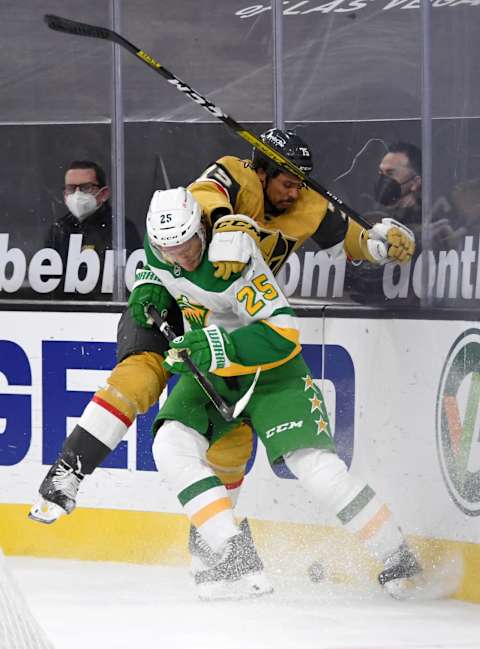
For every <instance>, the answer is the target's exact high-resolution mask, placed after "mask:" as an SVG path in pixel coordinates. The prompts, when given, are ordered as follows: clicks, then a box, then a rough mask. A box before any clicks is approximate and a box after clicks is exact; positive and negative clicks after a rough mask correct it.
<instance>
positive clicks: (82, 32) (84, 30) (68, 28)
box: [44, 14, 371, 230]
mask: <svg viewBox="0 0 480 649" xmlns="http://www.w3.org/2000/svg"><path fill="white" fill-rule="evenodd" d="M44 19H45V22H46V23H47V25H48V26H49V27H50V29H54V30H55V31H58V32H65V33H66V34H74V35H76V36H91V37H92V38H102V39H104V40H107V41H112V42H113V43H117V45H121V46H122V47H124V48H125V49H126V50H128V51H129V52H131V53H132V54H133V55H134V56H136V57H137V58H138V59H140V60H141V61H143V62H144V63H145V64H146V65H148V66H149V67H150V68H152V69H153V70H155V72H158V74H160V75H161V76H162V77H163V78H164V79H166V80H167V81H168V82H169V83H171V84H172V85H173V86H175V88H176V89H177V90H179V91H180V92H183V93H184V94H186V95H187V96H188V97H190V99H191V100H192V101H194V102H195V103H196V104H199V105H200V106H202V108H204V109H205V110H207V111H208V112H209V113H211V114H212V115H214V116H215V117H217V119H219V120H221V121H222V122H223V123H224V124H226V125H227V126H228V127H229V128H231V129H232V131H234V132H235V133H236V134H237V135H238V136H239V137H241V138H242V139H243V140H246V141H247V142H248V143H249V144H251V145H252V146H254V147H255V148H256V149H259V150H260V151H261V152H262V153H264V154H265V155H266V156H267V157H268V158H270V159H271V160H273V162H275V163H276V164H277V165H278V166H279V167H280V168H281V169H283V170H284V171H287V172H288V173H291V174H292V175H294V176H296V177H297V178H299V179H300V180H301V181H302V182H303V183H305V185H307V186H308V187H310V188H311V189H314V190H315V191H316V192H318V193H319V194H320V195H321V196H323V197H324V198H326V199H327V200H328V201H330V203H332V204H333V205H335V206H336V207H338V208H339V209H340V210H341V211H342V212H343V213H344V215H345V216H348V217H349V218H351V219H353V220H354V221H356V222H357V223H358V224H359V225H361V226H362V227H363V228H366V229H368V230H369V229H370V227H371V225H370V223H369V222H368V221H367V220H366V219H364V218H363V216H361V215H360V214H359V213H358V212H357V211H356V210H354V209H353V208H352V207H349V206H348V205H346V204H345V203H344V202H343V201H342V200H341V199H340V198H338V197H337V196H335V195H334V194H332V193H331V192H330V191H329V190H328V189H326V188H325V187H323V186H322V185H321V184H320V183H319V182H317V181H316V180H313V178H310V177H309V176H307V175H306V174H305V172H304V171H302V170H301V169H299V167H297V165H295V164H293V162H291V161H290V160H289V159H288V158H286V157H285V156H284V155H283V154H282V153H280V152H279V151H277V150H276V149H274V148H273V147H271V146H270V145H269V144H267V143H266V142H263V141H262V140H261V139H260V138H259V137H257V136H256V135H254V134H253V133H252V132H251V131H248V130H247V129H246V128H245V127H244V126H242V125H241V124H239V123H238V122H236V121H235V120H234V119H233V118H232V117H230V116H229V115H227V114H226V113H224V112H223V110H222V109H221V108H219V107H218V106H216V105H215V104H214V103H212V102H211V101H210V100H209V99H207V98H206V97H204V96H203V95H201V94H200V93H199V92H197V91H196V90H194V89H193V88H192V87H191V86H189V85H188V83H185V82H184V81H181V80H180V79H179V78H178V77H176V76H175V75H174V74H173V73H172V72H170V71H169V70H167V68H164V67H163V65H161V64H160V63H158V61H156V60H155V59H154V58H153V56H151V55H150V54H147V52H145V51H144V50H140V49H139V48H138V47H136V46H135V45H133V44H132V43H130V42H129V41H127V39H126V38H124V37H123V36H121V35H120V34H118V33H117V32H114V31H113V30H111V29H108V28H107V27H97V26H96V25H89V24H87V23H80V22H77V21H76V20H69V19H67V18H62V17H61V16H54V15H52V14H45V16H44Z"/></svg>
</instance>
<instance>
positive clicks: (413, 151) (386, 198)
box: [374, 142, 422, 228]
mask: <svg viewBox="0 0 480 649" xmlns="http://www.w3.org/2000/svg"><path fill="white" fill-rule="evenodd" d="M378 172H379V175H378V178H377V180H376V182H375V185H374V197H375V200H376V201H377V202H378V203H380V205H383V206H385V207H386V208H387V210H386V211H387V212H388V216H391V217H393V218H395V219H396V220H397V221H400V222H401V223H403V224H404V225H408V226H409V227H410V228H412V226H413V227H414V228H415V226H417V227H418V226H420V225H421V221H422V154H421V151H420V149H419V148H418V147H416V146H415V145H414V144H410V143H409V142H395V143H394V144H392V145H390V147H389V149H388V153H386V154H385V155H384V157H383V158H382V160H381V161H380V164H379V168H378Z"/></svg>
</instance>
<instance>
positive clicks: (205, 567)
mask: <svg viewBox="0 0 480 649" xmlns="http://www.w3.org/2000/svg"><path fill="white" fill-rule="evenodd" d="M240 531H241V533H240V534H237V535H236V536H233V537H231V538H230V539H229V540H228V541H227V544H226V546H225V548H224V550H223V552H222V553H221V554H219V553H216V552H213V550H212V549H211V548H210V547H209V545H208V544H207V543H206V542H205V541H204V540H203V539H202V537H201V535H200V534H199V533H198V531H197V530H196V528H195V527H193V526H192V527H191V528H190V541H189V550H190V553H191V555H192V574H193V577H194V580H195V584H196V586H197V590H198V595H199V597H200V599H202V600H218V599H244V598H248V597H260V596H261V595H266V594H267V593H271V592H272V591H273V588H272V586H271V584H270V582H269V581H268V579H267V577H266V575H265V573H264V571H263V563H262V560H261V559H260V557H259V556H258V554H257V551H256V549H255V545H254V543H253V538H252V534H251V532H250V527H249V525H248V521H247V519H246V518H245V519H244V520H243V521H242V522H241V523H240Z"/></svg>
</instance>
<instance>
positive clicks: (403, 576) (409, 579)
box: [378, 543, 422, 599]
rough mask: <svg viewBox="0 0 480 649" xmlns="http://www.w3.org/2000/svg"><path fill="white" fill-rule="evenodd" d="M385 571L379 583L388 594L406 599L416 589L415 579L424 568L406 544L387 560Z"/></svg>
mask: <svg viewBox="0 0 480 649" xmlns="http://www.w3.org/2000/svg"><path fill="white" fill-rule="evenodd" d="M384 563H385V569H384V570H382V572H381V573H380V574H379V575H378V581H379V583H380V585H381V586H383V587H384V588H385V590H386V591H387V593H388V594H389V595H391V596H392V597H394V598H395V599H406V598H408V596H409V590H411V589H412V588H413V587H414V585H415V584H414V582H413V578H414V577H416V576H418V575H420V574H421V572H422V567H421V565H420V563H419V562H418V560H417V558H416V557H415V555H414V554H413V552H411V550H410V549H409V547H408V545H407V544H406V543H402V545H401V546H400V547H399V548H398V550H397V551H396V552H394V553H393V554H392V555H390V556H389V557H387V559H385V562H384Z"/></svg>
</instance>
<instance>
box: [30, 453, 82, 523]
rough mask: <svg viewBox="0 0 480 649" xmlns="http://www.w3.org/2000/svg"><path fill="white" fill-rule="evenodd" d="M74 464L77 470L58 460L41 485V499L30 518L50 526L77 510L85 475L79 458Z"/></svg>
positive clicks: (35, 504)
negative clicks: (79, 492) (76, 506)
mask: <svg viewBox="0 0 480 649" xmlns="http://www.w3.org/2000/svg"><path fill="white" fill-rule="evenodd" d="M73 463H75V465H76V468H74V467H73V466H71V465H70V464H68V463H67V462H66V461H65V459H60V460H57V462H55V464H53V465H52V467H51V468H50V470H49V472H48V473H47V475H46V476H45V478H44V479H43V482H42V484H41V485H40V489H39V494H40V498H39V499H38V500H37V501H36V502H35V503H34V505H33V506H32V509H31V510H30V513H29V515H28V517H29V518H31V519H32V520H34V521H39V522H40V523H47V524H50V523H53V522H55V521H56V520H57V519H58V518H60V516H63V515H64V514H70V513H71V512H72V511H73V510H74V509H75V505H76V502H75V499H76V497H77V493H78V488H79V487H80V483H81V481H82V480H83V478H84V475H83V473H82V472H81V468H82V466H81V463H80V462H79V461H78V459H77V458H75V459H74V462H72V464H73Z"/></svg>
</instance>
